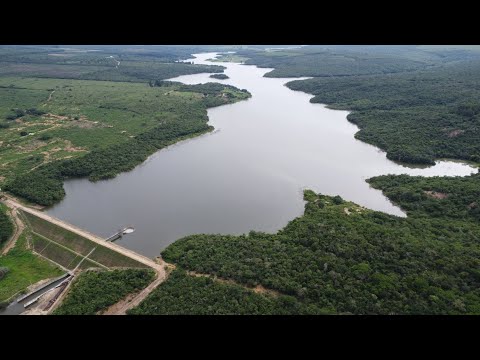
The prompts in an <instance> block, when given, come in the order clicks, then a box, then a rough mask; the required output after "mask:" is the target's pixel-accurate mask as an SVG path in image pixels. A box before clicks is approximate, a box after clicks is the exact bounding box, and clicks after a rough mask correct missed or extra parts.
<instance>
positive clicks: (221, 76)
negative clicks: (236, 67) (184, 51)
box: [210, 74, 229, 80]
mask: <svg viewBox="0 0 480 360" xmlns="http://www.w3.org/2000/svg"><path fill="white" fill-rule="evenodd" d="M210 77H211V78H213V79H220V80H225V79H229V77H228V76H227V75H225V74H212V75H210Z"/></svg>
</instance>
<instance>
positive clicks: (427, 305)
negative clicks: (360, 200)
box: [162, 175, 480, 314]
mask: <svg viewBox="0 0 480 360" xmlns="http://www.w3.org/2000/svg"><path fill="white" fill-rule="evenodd" d="M478 181H479V175H473V176H470V177H466V178H420V177H408V176H387V177H378V178H374V179H372V180H371V184H372V185H373V186H375V187H377V188H380V189H383V190H384V191H385V193H386V194H387V195H389V196H392V199H394V200H395V201H398V202H399V203H400V204H401V205H402V206H405V208H406V209H407V211H409V214H410V216H409V217H408V218H399V217H395V216H391V215H387V214H384V213H381V212H376V211H371V210H367V209H364V208H361V207H359V206H357V205H355V204H353V203H350V202H347V201H343V200H342V201H340V200H341V199H338V198H337V199H334V198H332V197H329V196H323V195H316V194H315V193H313V192H311V191H306V192H305V200H306V201H307V204H306V206H305V214H304V216H302V217H300V218H297V219H295V220H293V221H291V222H290V223H289V224H288V225H287V226H286V227H285V228H284V229H283V230H281V231H279V232H278V233H277V234H274V235H271V234H264V233H257V232H251V233H250V234H249V235H244V236H228V235H194V236H189V237H186V238H183V239H181V240H178V241H176V242H175V243H173V244H172V245H170V246H169V247H168V248H167V249H166V250H164V252H163V253H162V255H163V257H164V258H165V260H166V261H170V262H174V263H176V264H177V266H180V267H182V268H185V269H188V270H192V271H196V272H200V273H207V274H212V275H214V276H218V277H221V278H225V279H232V280H234V281H235V282H237V283H239V284H245V285H248V286H256V285H258V284H261V285H263V286H264V287H265V288H267V289H273V290H277V291H279V292H281V293H282V294H285V295H289V296H293V297H295V298H296V299H297V300H298V301H300V302H302V303H303V304H304V305H305V306H312V307H311V309H317V310H318V311H320V310H321V311H322V312H326V311H327V310H328V311H329V312H332V313H352V314H479V313H480V291H479V285H480V272H479V271H478V268H479V265H480V260H479V259H480V246H479V244H478V234H480V224H479V222H478V218H477V213H476V211H477V210H475V209H477V206H478V203H479V202H480V199H479V196H478V188H479V187H478ZM424 191H430V192H433V193H424ZM442 191H445V192H446V193H447V194H448V195H449V196H448V197H447V198H445V199H441V198H438V196H437V197H435V194H436V193H435V192H442ZM392 194H393V195H392ZM432 196H433V197H432ZM476 204H477V205H476ZM345 208H346V209H348V210H349V211H348V212H346V211H345ZM442 212H443V214H441V213H442ZM167 283H168V281H167ZM212 291H214V290H212ZM212 296H213V295H212ZM225 301H227V300H225ZM191 306H192V307H193V306H194V305H193V303H191Z"/></svg>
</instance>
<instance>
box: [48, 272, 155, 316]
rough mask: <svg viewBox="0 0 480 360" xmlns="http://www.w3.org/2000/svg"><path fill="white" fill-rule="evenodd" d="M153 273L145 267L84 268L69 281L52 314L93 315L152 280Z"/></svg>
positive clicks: (140, 288)
mask: <svg viewBox="0 0 480 360" xmlns="http://www.w3.org/2000/svg"><path fill="white" fill-rule="evenodd" d="M154 276H155V273H154V272H153V270H147V269H128V270H113V271H102V272H97V271H87V272H84V273H83V274H81V275H80V277H79V279H77V280H76V281H75V283H74V284H72V289H71V290H70V291H69V293H68V295H67V296H66V298H65V300H64V301H63V302H62V304H61V305H60V307H58V308H57V309H56V310H55V311H54V312H53V314H54V315H95V314H97V313H98V312H101V311H102V310H106V309H107V308H108V307H109V306H111V305H113V304H115V303H117V302H118V301H120V300H121V299H123V298H125V297H126V296H127V295H129V294H131V293H135V292H138V291H140V290H142V289H143V288H145V287H146V286H147V285H148V284H149V283H150V282H152V281H153V278H154Z"/></svg>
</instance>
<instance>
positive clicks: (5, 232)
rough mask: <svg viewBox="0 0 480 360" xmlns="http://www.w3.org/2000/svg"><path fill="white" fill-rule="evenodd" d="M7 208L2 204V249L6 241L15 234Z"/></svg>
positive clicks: (0, 217)
mask: <svg viewBox="0 0 480 360" xmlns="http://www.w3.org/2000/svg"><path fill="white" fill-rule="evenodd" d="M6 211H7V209H6V207H5V206H3V205H2V204H0V249H1V247H2V245H3V243H4V242H5V241H7V240H8V239H10V236H12V234H13V224H12V222H11V221H10V218H9V217H8V215H7V212H6Z"/></svg>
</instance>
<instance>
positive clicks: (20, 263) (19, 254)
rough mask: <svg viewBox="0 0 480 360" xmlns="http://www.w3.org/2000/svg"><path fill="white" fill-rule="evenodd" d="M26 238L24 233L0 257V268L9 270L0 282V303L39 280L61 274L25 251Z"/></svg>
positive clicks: (27, 234) (46, 262)
mask: <svg viewBox="0 0 480 360" xmlns="http://www.w3.org/2000/svg"><path fill="white" fill-rule="evenodd" d="M28 236H30V235H29V232H28V231H24V232H23V234H22V235H21V236H20V238H19V239H18V241H17V244H16V245H15V247H14V248H13V249H11V250H10V251H9V253H8V254H7V255H5V256H2V257H0V267H7V268H8V269H9V270H10V271H9V272H8V274H7V275H6V276H5V277H4V278H3V279H2V280H0V302H2V301H6V300H7V299H9V298H11V297H12V296H14V295H15V294H17V293H18V294H19V293H20V292H21V291H24V290H25V289H26V288H27V287H28V286H30V285H33V284H35V283H36V282H38V281H40V280H43V279H49V278H55V277H57V276H60V275H62V274H63V271H62V270H60V269H59V268H58V267H56V266H55V265H53V264H52V263H50V262H49V261H47V260H44V259H41V258H40V257H38V256H36V255H34V254H33V253H32V252H31V251H30V250H28V249H27V247H26V245H27V237H28Z"/></svg>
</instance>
